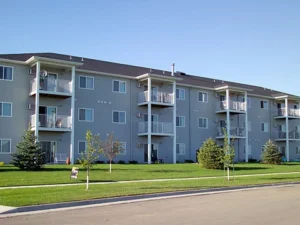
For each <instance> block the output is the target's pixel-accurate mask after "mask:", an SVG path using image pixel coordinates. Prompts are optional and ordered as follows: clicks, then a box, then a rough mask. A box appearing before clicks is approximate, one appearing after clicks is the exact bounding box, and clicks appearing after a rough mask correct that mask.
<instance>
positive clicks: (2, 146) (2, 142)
mask: <svg viewBox="0 0 300 225" xmlns="http://www.w3.org/2000/svg"><path fill="white" fill-rule="evenodd" d="M1 153H2V154H10V153H11V140H10V139H4V138H2V139H1V138H0V154H1Z"/></svg>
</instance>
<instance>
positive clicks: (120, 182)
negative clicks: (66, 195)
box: [0, 172, 300, 190]
mask: <svg viewBox="0 0 300 225" xmlns="http://www.w3.org/2000/svg"><path fill="white" fill-rule="evenodd" d="M289 174H300V172H286V173H261V174H246V175H234V176H230V177H231V178H232V177H236V178H239V177H258V176H276V175H289ZM218 178H227V176H216V177H191V178H170V179H154V180H130V181H113V182H111V181H110V182H92V183H90V185H105V184H108V185H109V184H124V183H143V182H164V181H184V180H206V179H218ZM79 185H85V183H73V184H48V185H31V186H12V187H0V190H5V189H20V188H46V187H68V186H79Z"/></svg>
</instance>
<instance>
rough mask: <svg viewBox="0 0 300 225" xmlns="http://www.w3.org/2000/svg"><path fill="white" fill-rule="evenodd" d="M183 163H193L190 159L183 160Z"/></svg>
mask: <svg viewBox="0 0 300 225" xmlns="http://www.w3.org/2000/svg"><path fill="white" fill-rule="evenodd" d="M184 163H194V161H193V160H191V159H186V160H184Z"/></svg>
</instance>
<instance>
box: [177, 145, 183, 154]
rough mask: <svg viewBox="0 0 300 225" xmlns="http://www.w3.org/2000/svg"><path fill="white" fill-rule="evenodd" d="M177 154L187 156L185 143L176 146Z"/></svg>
mask: <svg viewBox="0 0 300 225" xmlns="http://www.w3.org/2000/svg"><path fill="white" fill-rule="evenodd" d="M176 154H177V155H185V144H184V143H177V144H176Z"/></svg>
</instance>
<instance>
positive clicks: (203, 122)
mask: <svg viewBox="0 0 300 225" xmlns="http://www.w3.org/2000/svg"><path fill="white" fill-rule="evenodd" d="M198 127H199V128H205V129H207V128H208V119H207V118H204V117H199V118H198Z"/></svg>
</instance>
